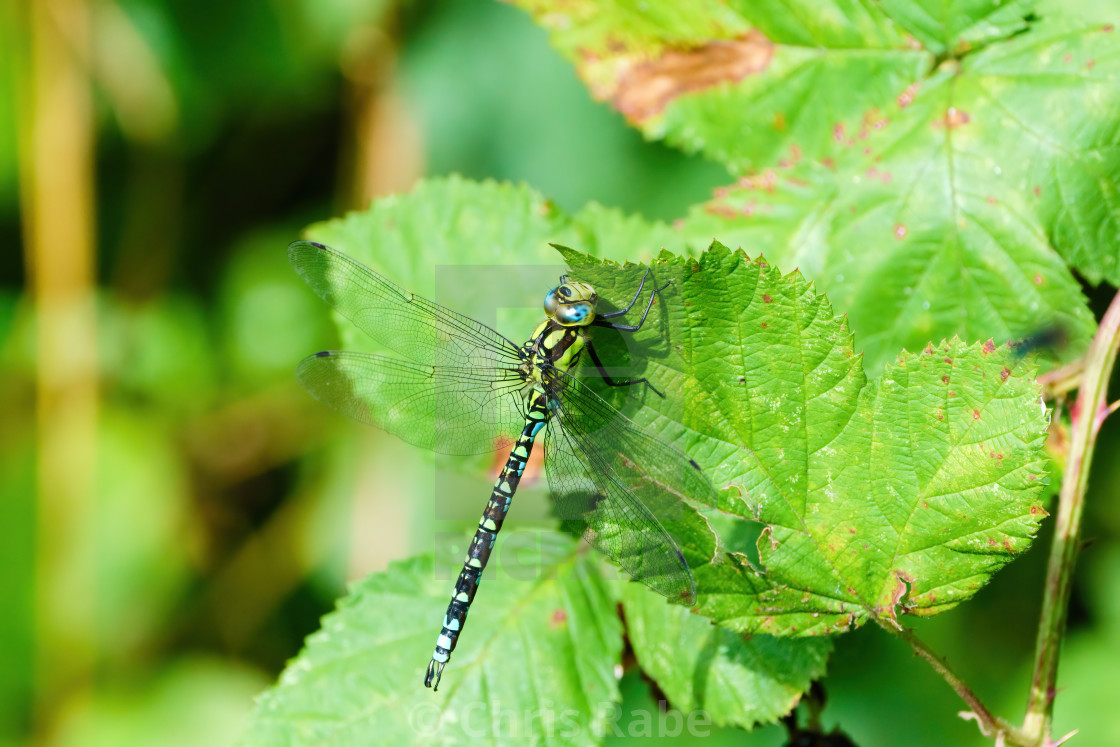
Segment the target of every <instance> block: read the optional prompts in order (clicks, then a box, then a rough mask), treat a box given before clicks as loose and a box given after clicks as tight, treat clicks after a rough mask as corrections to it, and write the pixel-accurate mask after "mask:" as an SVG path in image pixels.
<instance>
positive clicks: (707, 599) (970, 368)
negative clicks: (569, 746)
mask: <svg viewBox="0 0 1120 747" xmlns="http://www.w3.org/2000/svg"><path fill="white" fill-rule="evenodd" d="M568 259H569V262H570V263H571V262H572V260H573V259H574V258H573V257H571V256H570V257H569V258H568ZM573 271H575V266H574V267H573ZM595 271H596V267H595V266H594V265H592V266H590V267H586V268H585V267H583V266H579V270H578V272H579V276H580V277H583V278H589V279H591V280H592V281H594V279H595V275H594V273H595ZM654 271H655V272H656V273H657V277H658V281H659V282H668V281H670V280H671V281H672V285H671V286H670V288H671V289H672V290H671V291H668V290H667V291H666V296H665V297H664V302H665V304H666V307H665V309H664V310H663V314H664V316H663V317H662V318H661V324H662V325H663V327H662V330H661V331H659V332H657V333H652V332H651V337H650V340H651V341H652V339H653V338H654V337H656V338H659V339H660V338H663V339H664V341H665V343H664V344H665V345H666V347H667V349H669V350H672V351H674V353H673V354H671V355H668V356H660V357H651V359H650V366H649V368H647V369H646V371H645V373H646V375H650V376H652V377H653V378H655V379H657V380H659V381H661V380H677V381H682V382H686V386H685V388H684V389H683V390H682V391H680V392H679V394H678V395H676V396H679V397H680V398H682V399H683V400H684V401H686V402H687V403H688V405H687V408H686V410H685V413H686V414H685V417H684V418H683V419H682V421H681V423H682V425H685V426H687V428H688V429H689V430H690V431H692V432H693V433H695V434H698V435H699V436H700V440H699V441H697V442H695V444H694V445H693V446H692V447H690V448H689V449H688V450H689V453H690V454H691V455H693V457H694V458H697V459H699V460H700V461H701V463H702V464H703V465H704V466H705V467H706V468H708V469H709V474H710V475H711V477H712V482H713V484H714V485H716V486H717V488H723V490H722V492H721V494H720V503H719V505H718V508H719V509H720V511H721V512H722V513H721V514H720V515H719V518H718V519H717V518H713V519H712V521H713V522H714V523H713V526H714V527H715V528H716V530H717V532H718V533H719V535H720V537H721V538H723V540H722V541H723V542H724V543H728V542H731V541H732V540H731V539H730V538H732V537H738V536H741V532H742V531H745V530H744V529H742V528H740V529H739V530H734V529H729V528H728V527H729V526H730V525H731V524H734V522H735V521H739V522H742V523H743V524H744V525H747V524H752V523H753V522H758V523H759V524H761V533H760V534H759V533H757V532H756V533H755V536H757V537H758V541H757V543H756V544H755V546H753V547H752V546H744V545H742V544H736V545H730V546H724V547H723V548H722V549H723V551H724V552H722V553H718V554H717V556H716V557H717V560H716V561H714V562H711V563H707V564H704V565H697V564H694V563H693V558H694V557H695V556H696V555H695V554H694V555H692V556H690V560H689V562H690V564H691V565H692V567H693V572H694V575H695V577H696V586H697V591H698V593H699V604H698V607H699V611H700V612H701V613H702V614H704V615H706V616H708V617H711V618H713V619H715V620H717V621H719V622H720V623H721V624H723V625H725V626H728V627H731V628H733V629H735V630H738V631H740V632H744V633H769V634H773V635H795V636H803V635H819V634H827V633H833V632H839V631H841V630H844V629H846V628H848V627H850V626H852V625H858V624H861V623H863V622H864V621H866V620H868V619H871V618H877V619H880V620H883V621H889V620H893V619H894V618H896V617H897V616H898V615H900V614H904V613H908V614H918V615H928V614H934V613H936V612H940V611H943V610H945V609H948V608H950V607H952V606H954V605H956V604H958V603H960V602H962V601H964V600H966V599H968V598H969V597H971V596H972V595H973V594H975V593H976V591H977V590H979V589H980V588H981V587H982V586H983V585H984V584H985V583H986V582H987V580H988V579H989V578H990V577H991V575H992V574H993V573H994V572H995V571H996V570H998V569H999V568H1000V567H1002V566H1003V565H1004V564H1006V563H1008V562H1009V561H1010V560H1012V559H1013V558H1014V557H1016V556H1017V555H1019V554H1020V553H1022V552H1023V551H1024V550H1026V548H1027V547H1028V546H1029V545H1030V542H1031V539H1032V538H1033V536H1034V534H1035V532H1036V531H1037V528H1038V523H1039V521H1040V520H1041V518H1042V517H1043V516H1044V515H1045V512H1044V511H1043V510H1042V507H1041V503H1040V497H1041V490H1042V487H1043V482H1044V477H1045V469H1046V466H1045V465H1046V460H1045V458H1044V454H1043V443H1044V441H1045V438H1046V428H1047V424H1048V420H1049V417H1048V414H1047V412H1046V410H1045V408H1044V407H1043V406H1042V402H1041V395H1040V388H1039V386H1038V384H1037V383H1036V382H1035V380H1034V373H1035V366H1034V364H1033V363H1032V362H1030V359H1027V360H1024V358H1023V357H1022V356H1021V355H1020V353H1019V352H1018V351H1017V350H1015V349H1012V348H1011V347H1009V346H1007V345H998V346H997V345H995V344H994V343H992V342H991V341H984V342H976V343H972V344H968V343H964V342H962V341H960V340H959V339H953V340H951V341H948V342H941V343H940V344H927V345H924V346H923V347H924V349H923V350H922V352H921V353H917V354H914V353H908V352H905V351H904V352H902V353H901V354H899V355H897V356H896V359H895V360H894V361H893V362H892V363H890V364H889V365H887V366H886V368H885V370H884V371H883V372H882V373H881V374H880V375H879V376H878V377H877V378H875V379H872V380H869V379H868V377H867V375H866V374H865V372H864V370H863V366H862V361H861V359H860V356H859V355H857V354H856V352H855V350H854V347H853V340H852V335H851V333H850V332H849V331H848V329H847V327H846V323H845V319H844V318H843V317H838V316H836V315H835V314H834V313H833V310H832V307H831V306H830V305H829V304H828V303H827V302H826V301H825V300H824V298H823V297H822V296H820V295H818V294H817V293H816V292H814V290H813V288H812V287H811V286H810V284H809V283H808V282H806V280H805V279H804V278H802V277H801V276H800V274H799V273H796V272H794V273H791V274H788V275H783V274H782V273H781V272H780V271H779V270H778V269H776V268H775V267H774V266H773V265H764V264H763V263H762V262H760V261H757V260H755V261H752V260H749V259H748V258H747V257H746V256H744V255H743V254H742V253H741V252H730V251H728V250H727V249H726V248H724V247H722V246H720V245H718V244H714V245H713V246H712V248H711V250H709V251H708V252H705V253H703V254H702V255H700V257H699V258H698V259H697V260H695V261H693V260H685V259H680V258H676V257H673V256H672V255H670V254H668V253H666V252H663V253H662V255H661V256H660V257H659V258H658V261H657V262H656V263H655V264H654ZM670 293H671V295H670ZM642 339H643V338H641V337H639V338H638V343H639V344H640V341H641V340H642ZM671 407H673V406H672V405H671V404H670V403H663V402H660V401H656V402H650V401H648V400H647V402H646V404H645V406H644V407H642V408H640V409H637V410H635V412H634V418H635V420H637V421H638V422H639V423H643V424H646V425H648V427H650V428H654V427H656V424H657V423H659V422H664V420H665V416H664V415H662V414H661V413H660V412H659V411H660V410H661V409H662V408H666V409H668V408H671ZM663 432H666V433H670V434H672V433H674V430H673V429H670V430H668V431H665V430H664V429H663ZM678 442H680V441H678ZM729 517H738V518H737V519H733V518H729ZM686 552H687V551H686Z"/></svg>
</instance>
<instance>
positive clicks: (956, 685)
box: [880, 623, 1015, 744]
mask: <svg viewBox="0 0 1120 747" xmlns="http://www.w3.org/2000/svg"><path fill="white" fill-rule="evenodd" d="M880 626H881V627H882V628H883V629H884V630H886V631H887V632H890V633H893V634H894V635H897V636H898V637H899V638H901V639H902V640H904V641H906V642H907V643H908V644H910V648H912V649H914V653H915V654H917V655H918V656H920V657H922V658H923V659H925V660H926V661H928V662H929V664H930V666H932V667H933V668H934V670H935V671H936V672H937V673H938V674H940V675H941V677H942V679H944V680H945V681H946V682H948V683H949V686H950V687H951V688H953V690H954V692H956V693H957V695H959V696H960V698H961V700H963V701H964V702H965V703H967V704H968V707H969V708H971V709H972V713H973V714H974V715H975V717H976V720H977V722H978V723H979V725H980V733H981V734H983V735H984V736H988V737H995V736H997V735H1004V736H1006V735H1007V734H1008V733H1009V732H1010V731H1011V729H1010V728H1009V727H1008V726H1007V724H1005V723H1004V722H1003V721H1001V720H999V719H997V718H996V717H995V716H993V715H992V713H991V711H989V710H988V709H987V708H986V707H985V706H984V704H983V703H981V702H980V698H978V697H977V696H976V693H974V692H972V689H971V688H969V686H968V685H966V684H964V682H963V681H962V680H961V679H960V678H959V677H957V675H956V674H954V673H953V670H951V669H949V665H948V664H946V663H945V662H943V661H942V660H941V659H940V658H939V657H938V656H937V654H935V653H933V651H932V650H931V649H930V648H929V646H927V645H926V644H925V643H924V642H923V641H922V640H921V639H920V638H918V636H916V635H914V631H912V630H910V629H909V628H903V627H893V626H888V625H884V624H883V623H880ZM1014 743H1015V742H1012V744H1014Z"/></svg>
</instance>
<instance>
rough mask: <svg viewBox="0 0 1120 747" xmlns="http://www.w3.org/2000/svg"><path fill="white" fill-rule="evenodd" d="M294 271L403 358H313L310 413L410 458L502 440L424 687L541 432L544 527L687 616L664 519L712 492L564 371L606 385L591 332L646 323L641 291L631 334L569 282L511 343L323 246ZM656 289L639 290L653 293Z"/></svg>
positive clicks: (456, 629) (459, 622) (301, 246)
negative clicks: (569, 530)
mask: <svg viewBox="0 0 1120 747" xmlns="http://www.w3.org/2000/svg"><path fill="white" fill-rule="evenodd" d="M288 258H289V260H290V262H291V264H292V266H293V267H294V268H295V270H296V272H297V273H299V275H300V276H301V277H303V279H304V280H305V281H306V282H307V283H308V285H310V286H311V288H312V289H313V290H314V291H315V292H316V293H317V294H318V295H319V296H320V297H321V298H322V299H323V300H324V301H326V303H327V304H328V305H330V306H331V307H333V308H334V309H335V310H336V311H338V312H339V313H341V314H342V315H343V316H344V317H346V318H347V319H349V320H350V321H351V322H353V323H354V324H355V325H356V326H357V327H358V328H359V329H361V330H362V331H363V332H365V334H367V335H368V336H369V337H371V338H372V339H373V340H375V341H376V342H378V343H380V344H381V345H383V346H384V347H386V348H389V349H391V350H393V351H395V352H396V353H398V354H400V355H402V356H404V359H401V358H395V357H388V356H381V355H373V354H367V353H359V352H349V351H324V352H320V353H316V354H313V355H310V356H308V357H307V358H305V359H304V360H303V361H301V362H300V363H299V365H298V368H297V370H296V376H297V378H298V379H299V381H300V383H301V384H302V385H303V387H304V388H305V389H306V390H307V391H308V392H309V393H310V394H311V395H312V396H313V397H315V398H316V399H318V400H319V401H320V402H322V403H324V404H326V405H328V406H330V407H332V408H334V409H335V410H338V411H339V412H341V413H343V414H345V415H347V416H349V417H351V418H353V419H355V420H358V421H360V422H363V423H367V424H370V425H373V426H376V427H378V428H381V429H383V430H385V431H387V432H389V433H392V434H394V435H396V436H398V437H400V438H402V439H404V440H405V441H407V442H409V443H411V444H414V445H416V446H420V447H423V448H425V449H430V450H432V451H436V452H439V453H445V454H480V453H485V452H489V451H493V450H495V449H496V448H497V447H498V445H499V444H501V443H507V444H508V443H509V441H510V440H513V446H512V448H511V449H510V452H509V456H508V458H507V459H506V462H505V466H504V467H503V468H502V470H501V472H500V474H499V475H498V478H497V480H496V482H495V483H494V487H493V489H492V491H491V493H490V500H489V501H488V502H487V504H486V508H485V510H484V511H483V514H482V519H481V520H480V521H479V524H478V529H477V530H476V532H475V534H474V538H473V539H472V541H471V544H470V547H469V549H468V551H467V556H466V559H465V560H464V562H463V568H462V571H461V572H460V573H459V577H458V579H457V580H456V582H455V587H454V590H453V592H452V597H451V602H450V604H449V605H448V607H447V612H446V614H445V615H444V618H443V625H442V628H441V630H440V633H439V636H438V638H437V639H436V645H435V650H434V652H433V654H432V657H431V661H430V662H429V663H428V667H427V671H426V673H425V677H424V685H425V686H427V687H430V688H433V690H435V689H437V688H438V687H439V682H440V678H441V677H442V676H443V670H444V667H445V666H446V665H447V662H448V661H449V659H450V658H451V652H452V651H454V649H455V645H456V643H457V642H458V640H459V636H460V634H461V633H462V631H463V626H464V625H465V623H466V618H467V612H468V611H469V609H470V605H471V602H472V601H473V600H474V597H475V593H476V592H477V591H478V585H479V581H480V578H481V576H482V572H483V570H484V569H485V567H486V563H487V560H488V559H489V557H490V553H491V551H492V550H493V547H494V542H495V540H496V538H497V535H498V531H499V530H500V529H501V527H502V523H503V521H504V520H505V517H506V513H507V512H508V511H509V507H510V503H511V502H512V500H513V496H514V493H515V492H516V491H517V487H518V483H519V482H520V479H521V475H522V473H523V472H524V470H525V464H526V462H527V461H528V459H529V454H530V452H531V451H532V449H533V446H534V444H535V443H536V441H537V438H538V436H539V435H540V433H541V432H542V431H543V432H544V451H545V472H546V474H547V475H548V482H549V486H550V489H551V491H550V492H551V496H552V500H553V502H554V504H555V508H556V512H557V515H558V516H559V517H560V518H561V519H562V520H565V521H566V522H569V526H571V523H572V522H575V523H576V526H578V528H579V529H580V530H582V535H583V537H584V539H585V540H587V541H588V542H589V543H590V544H591V545H592V546H593V547H595V548H596V549H598V550H599V551H601V552H602V553H603V554H605V555H606V556H608V557H609V558H610V559H611V560H612V561H614V562H615V563H617V564H618V565H619V566H620V567H621V568H622V569H623V570H624V571H626V572H627V573H628V574H629V575H630V576H631V577H632V578H633V579H634V580H637V581H640V582H641V583H643V584H645V585H646V586H647V587H649V588H650V589H652V590H653V591H656V592H658V593H660V594H662V595H664V596H665V597H667V598H668V599H669V600H670V601H673V602H677V603H681V604H687V605H689V606H691V605H692V604H694V603H695V600H696V585H695V582H694V580H693V576H692V572H691V570H690V569H689V567H688V563H687V562H686V561H685V559H684V555H683V554H682V553H681V550H680V547H679V546H678V545H677V542H676V541H675V540H674V539H673V537H672V535H671V534H670V533H669V532H668V531H667V530H666V528H665V523H666V522H668V521H670V520H672V519H674V518H677V517H679V516H680V511H681V509H682V503H683V502H684V500H685V499H691V500H697V501H700V502H702V503H706V504H709V505H711V504H713V503H714V497H715V489H714V488H713V487H712V484H711V482H710V481H709V480H708V478H707V477H706V476H705V475H704V473H703V472H702V471H701V468H700V466H699V465H698V464H697V463H696V462H695V461H694V460H692V459H690V458H689V457H688V456H686V455H685V454H684V453H682V452H681V451H679V450H677V449H676V448H674V447H673V446H670V445H668V444H666V443H664V442H663V441H661V440H659V439H657V438H656V437H655V436H653V435H651V434H650V433H648V432H647V431H645V430H643V429H642V428H641V427H639V426H638V425H636V424H635V423H634V422H633V421H631V420H630V419H629V418H627V417H626V416H625V415H623V414H622V413H620V412H619V411H618V410H616V409H615V408H614V407H612V406H611V405H610V404H608V403H607V402H606V401H605V400H603V399H602V398H601V397H600V396H599V395H598V394H596V393H595V392H594V391H592V390H591V389H590V388H589V387H588V386H587V385H586V384H584V383H583V382H582V381H581V380H580V379H579V378H576V377H575V376H574V375H573V373H574V369H575V367H576V366H577V364H578V363H579V362H580V360H581V358H582V356H583V353H584V352H586V353H587V357H588V358H589V359H590V361H591V363H592V364H593V365H594V366H595V368H596V369H597V370H598V372H599V375H600V376H601V377H602V380H603V382H604V383H605V384H606V385H607V386H615V387H619V386H635V385H644V386H646V387H648V388H649V389H650V390H651V391H653V392H654V393H655V394H657V395H658V396H663V395H661V392H660V391H658V390H657V389H656V388H654V387H653V385H652V384H650V382H648V381H647V380H646V379H644V378H633V379H621V378H619V379H615V378H612V377H611V376H609V375H608V373H607V371H606V369H605V368H604V366H603V364H602V361H601V360H600V358H599V356H598V354H597V353H596V351H595V349H594V347H593V345H592V339H591V335H590V334H589V328H592V327H600V328H608V329H614V330H618V331H620V332H628V333H633V332H636V331H638V330H639V329H640V328H641V326H642V325H643V324H644V323H645V320H646V317H647V315H648V314H649V310H650V307H651V306H652V305H653V302H654V299H655V298H656V297H657V294H658V293H659V292H661V291H662V290H664V289H665V287H667V286H668V284H666V285H665V286H662V287H660V288H657V287H654V288H653V290H652V292H651V293H650V297H649V301H648V303H647V304H646V306H645V310H644V311H643V312H642V315H641V318H640V319H639V320H638V322H637V323H636V324H623V323H621V322H613V321H610V320H612V319H617V318H619V317H622V316H624V315H626V314H628V313H629V312H630V311H631V310H632V309H633V308H634V306H635V304H636V303H637V301H638V299H639V297H640V296H641V293H642V289H643V287H644V286H645V283H646V279H647V278H648V276H649V269H648V268H647V270H646V274H645V276H643V277H642V280H641V283H640V284H639V286H638V289H637V292H636V293H635V294H634V297H633V299H631V301H630V304H629V305H628V306H627V307H626V308H624V309H619V310H616V311H613V312H609V313H596V311H595V306H596V302H597V301H598V294H597V293H596V291H595V289H594V288H593V287H592V286H591V285H589V284H587V283H582V282H576V281H573V280H572V279H570V278H569V277H568V276H562V277H561V278H560V284H559V285H557V286H556V287H555V288H552V289H551V290H550V291H548V293H547V294H546V295H545V298H544V312H545V319H544V321H542V322H541V323H540V325H539V326H538V327H537V328H536V330H535V331H534V332H533V334H532V336H531V337H530V338H529V339H528V340H527V341H526V342H525V343H524V344H522V345H517V344H515V343H513V342H511V341H510V340H509V339H507V338H506V337H503V336H502V335H501V334H499V333H498V332H496V331H495V330H493V329H491V328H490V327H488V326H486V325H485V324H482V323H481V322H478V321H475V320H474V319H471V318H470V317H467V316H464V315H462V314H459V313H457V312H455V311H452V310H451V309H448V308H445V307H443V306H441V305H440V304H437V303H435V302H434V301H430V300H428V299H426V298H423V297H421V296H418V295H416V294H414V293H411V292H410V291H407V290H405V289H404V288H402V287H400V286H399V285H397V284H395V283H393V282H392V281H390V280H389V279H387V278H385V277H383V276H381V275H380V274H378V273H376V272H374V271H373V270H371V269H370V268H368V267H366V266H365V265H363V264H361V263H360V262H358V261H356V260H354V259H352V258H350V257H349V256H347V255H345V254H343V253H341V252H338V251H336V250H334V249H331V248H330V247H328V246H325V245H323V244H319V243H315V242H311V241H296V242H294V243H292V244H291V245H290V246H289V247H288ZM653 285H655V284H652V283H651V286H653Z"/></svg>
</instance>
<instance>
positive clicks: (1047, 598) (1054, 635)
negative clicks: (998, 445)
mask: <svg viewBox="0 0 1120 747" xmlns="http://www.w3.org/2000/svg"><path fill="white" fill-rule="evenodd" d="M1118 344H1120V293H1118V294H1117V295H1116V297H1115V298H1113V299H1112V303H1111V304H1109V307H1108V311H1106V312H1105V315H1104V318H1103V319H1101V323H1100V327H1099V328H1098V329H1097V334H1096V336H1095V337H1094V338H1093V342H1092V343H1091V344H1090V345H1089V352H1088V353H1086V355H1085V369H1084V373H1083V375H1082V378H1081V386H1080V388H1079V389H1078V393H1077V402H1076V403H1075V404H1074V406H1073V408H1072V409H1071V410H1070V420H1071V434H1070V450H1069V461H1068V463H1067V464H1066V470H1065V475H1064V476H1063V478H1062V489H1061V492H1060V493H1059V495H1058V515H1057V518H1056V520H1055V524H1054V539H1053V541H1052V542H1051V545H1050V562H1049V566H1048V568H1047V572H1046V589H1045V595H1044V597H1043V601H1042V618H1041V620H1040V621H1039V628H1038V641H1037V643H1036V646H1035V667H1034V677H1033V678H1032V680H1031V692H1030V699H1029V701H1028V703H1027V714H1026V717H1025V718H1024V719H1023V727H1022V733H1023V735H1024V736H1026V737H1027V744H1032V745H1053V744H1054V742H1052V741H1051V737H1050V721H1051V717H1052V715H1053V710H1054V693H1055V683H1056V681H1057V676H1058V655H1059V653H1060V651H1061V645H1062V637H1063V635H1064V633H1065V626H1066V611H1067V609H1066V608H1067V607H1068V604H1069V593H1070V585H1071V582H1072V579H1073V569H1074V566H1075V564H1076V562H1077V553H1078V551H1079V550H1080V544H1081V539H1080V537H1081V512H1082V510H1083V508H1084V505H1085V489H1086V487H1087V486H1088V483H1089V466H1090V464H1091V463H1092V461H1093V449H1094V446H1095V444H1096V440H1097V432H1098V431H1099V430H1100V426H1101V421H1102V420H1103V419H1104V417H1105V416H1106V415H1107V414H1108V406H1107V397H1108V380H1109V378H1110V377H1111V375H1112V368H1113V366H1114V364H1115V363H1116V352H1117V346H1118Z"/></svg>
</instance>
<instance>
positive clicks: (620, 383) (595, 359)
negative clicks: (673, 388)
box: [584, 342, 665, 399]
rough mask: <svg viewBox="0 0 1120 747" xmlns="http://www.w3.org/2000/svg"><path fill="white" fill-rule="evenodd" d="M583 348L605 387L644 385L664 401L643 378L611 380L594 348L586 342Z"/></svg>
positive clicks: (660, 394)
mask: <svg viewBox="0 0 1120 747" xmlns="http://www.w3.org/2000/svg"><path fill="white" fill-rule="evenodd" d="M584 348H585V349H586V350H587V354H588V355H589V356H591V362H592V363H594V364H595V368H596V369H597V370H598V371H599V376H601V377H602V378H603V383H604V384H606V385H607V386H634V385H635V384H645V385H646V386H647V387H649V390H650V391H651V392H653V393H654V394H656V395H657V396H658V397H660V398H661V399H665V395H664V394H662V393H661V392H660V391H658V389H657V387H655V386H654V385H653V384H651V383H649V381H647V380H646V379H645V378H641V379H626V380H624V381H615V380H614V379H612V378H611V376H610V374H608V373H607V369H606V368H604V367H603V362H602V361H600V360H599V355H598V354H597V353H596V352H595V348H594V346H593V345H592V344H591V343H590V342H588V343H587V344H586V345H584Z"/></svg>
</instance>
